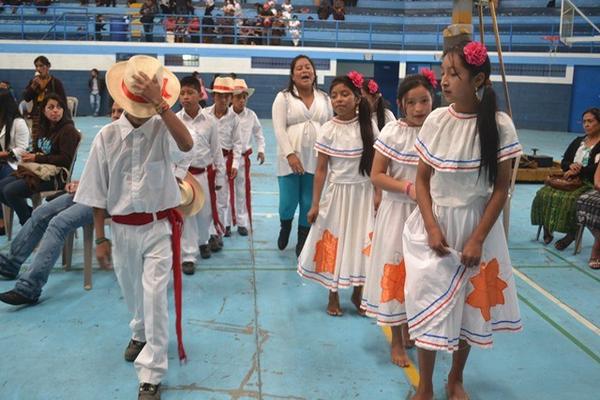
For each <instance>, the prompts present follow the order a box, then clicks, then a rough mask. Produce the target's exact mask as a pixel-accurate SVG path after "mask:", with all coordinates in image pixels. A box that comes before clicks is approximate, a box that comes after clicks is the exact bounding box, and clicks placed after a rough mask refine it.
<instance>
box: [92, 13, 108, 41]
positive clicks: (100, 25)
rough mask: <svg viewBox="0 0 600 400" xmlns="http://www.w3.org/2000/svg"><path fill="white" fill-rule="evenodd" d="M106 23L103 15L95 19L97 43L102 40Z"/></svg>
mask: <svg viewBox="0 0 600 400" xmlns="http://www.w3.org/2000/svg"><path fill="white" fill-rule="evenodd" d="M105 25H106V22H105V21H104V16H103V15H102V14H98V15H96V18H95V19H94V32H95V39H96V41H101V40H102V31H103V30H104V26H105Z"/></svg>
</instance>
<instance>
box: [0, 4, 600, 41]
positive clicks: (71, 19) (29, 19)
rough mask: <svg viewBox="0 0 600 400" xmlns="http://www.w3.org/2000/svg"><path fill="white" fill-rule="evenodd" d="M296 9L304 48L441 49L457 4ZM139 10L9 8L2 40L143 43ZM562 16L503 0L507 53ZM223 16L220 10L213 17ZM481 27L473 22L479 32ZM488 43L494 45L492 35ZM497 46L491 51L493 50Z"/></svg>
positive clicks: (599, 16) (597, 15)
mask: <svg viewBox="0 0 600 400" xmlns="http://www.w3.org/2000/svg"><path fill="white" fill-rule="evenodd" d="M292 3H293V5H294V8H295V10H294V11H295V14H296V15H298V17H299V19H300V20H301V21H302V23H303V25H302V38H301V44H302V45H305V46H333V47H358V48H364V47H371V48H389V49H406V50H411V49H423V50H431V49H440V48H441V45H442V42H443V37H442V31H443V29H444V28H445V27H446V26H447V25H448V24H449V23H450V14H451V11H452V1H451V0H436V1H434V0H419V1H406V0H402V1H395V0H359V2H358V5H357V7H350V8H348V9H347V12H346V20H345V21H339V22H338V21H332V20H331V19H330V20H328V21H320V20H318V17H317V14H316V7H315V5H314V1H313V0H293V1H292ZM575 3H576V4H577V5H578V6H580V8H581V9H582V10H583V11H584V12H585V13H586V15H588V16H589V17H590V19H591V20H592V21H593V22H594V23H596V24H600V5H599V4H598V1H597V0H576V1H575ZM559 4H560V3H559ZM194 5H195V6H196V15H198V16H201V15H202V14H203V6H201V5H200V2H194ZM301 11H304V12H301ZM137 12H138V8H136V7H128V6H127V5H126V3H125V2H124V1H119V6H117V7H96V6H94V5H89V6H81V5H79V2H78V1H76V0H62V1H61V2H56V3H54V4H53V5H52V6H51V7H49V10H48V12H47V13H46V14H45V15H40V14H39V13H38V11H37V10H36V8H35V7H21V8H19V10H18V12H17V13H15V14H11V12H10V6H5V10H4V12H3V13H2V14H0V38H1V39H44V40H56V39H58V40H94V37H95V25H94V24H95V17H96V15H97V14H103V15H104V17H105V19H106V22H107V23H106V29H107V30H106V31H104V32H103V33H102V36H103V37H102V38H103V40H110V39H111V38H112V39H115V37H114V36H111V32H110V28H111V24H112V23H113V22H114V21H113V20H114V19H116V18H122V17H123V16H129V18H130V23H131V32H130V33H129V35H130V36H129V40H142V36H143V35H142V34H141V25H140V23H139V20H138V19H137V18H136V14H137ZM559 13H560V7H558V6H557V7H556V8H546V7H545V1H544V0H518V1H517V0H500V7H499V10H498V14H499V25H500V26H499V28H500V34H501V38H502V43H503V46H504V47H505V49H506V50H509V51H510V50H515V51H545V50H548V46H549V44H548V41H547V40H545V39H544V37H545V36H553V35H557V34H558V28H559V19H560V17H559ZM219 14H220V5H219V4H218V5H217V7H216V9H215V11H214V12H213V15H214V16H215V17H216V16H218V15H219ZM244 14H245V16H246V17H253V16H254V15H255V9H254V3H253V2H250V1H247V2H246V3H244ZM475 20H476V19H475ZM484 25H485V31H486V32H488V33H491V21H490V18H489V17H488V16H486V17H485V18H484ZM112 28H113V29H114V27H112ZM477 29H478V27H477V24H475V30H476V32H477ZM575 34H576V35H581V36H584V35H590V34H592V28H591V27H590V26H589V25H588V24H586V23H578V24H576V25H575ZM122 36H123V35H122ZM154 36H155V38H156V41H164V40H165V31H164V28H163V25H162V24H160V23H158V18H157V22H156V23H155V27H154ZM217 39H218V38H217ZM287 39H288V40H287V41H285V40H284V42H283V44H290V41H289V37H288V38H287ZM236 41H237V38H236ZM216 42H218V40H216ZM488 43H490V44H492V43H493V40H492V37H491V36H490V40H488ZM491 47H492V49H493V47H494V46H493V44H492V45H491ZM559 51H580V52H581V51H583V52H590V51H594V52H600V43H596V44H589V43H588V44H583V45H579V46H575V47H573V48H567V47H561V49H559Z"/></svg>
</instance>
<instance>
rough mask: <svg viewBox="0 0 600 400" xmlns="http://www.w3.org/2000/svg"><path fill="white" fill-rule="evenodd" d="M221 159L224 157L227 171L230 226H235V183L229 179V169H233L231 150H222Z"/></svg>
mask: <svg viewBox="0 0 600 400" xmlns="http://www.w3.org/2000/svg"><path fill="white" fill-rule="evenodd" d="M223 157H225V159H226V161H225V167H226V170H227V180H228V182H229V207H230V208H231V222H232V225H237V219H236V217H235V182H234V180H233V179H231V178H230V176H231V169H232V168H233V150H225V149H223Z"/></svg>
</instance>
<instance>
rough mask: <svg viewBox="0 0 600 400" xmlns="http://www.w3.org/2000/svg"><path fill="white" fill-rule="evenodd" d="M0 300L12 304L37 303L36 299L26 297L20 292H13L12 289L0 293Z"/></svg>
mask: <svg viewBox="0 0 600 400" xmlns="http://www.w3.org/2000/svg"><path fill="white" fill-rule="evenodd" d="M0 301H2V302H4V303H6V304H11V305H13V306H21V305H23V304H35V303H37V299H35V300H32V299H30V298H28V297H25V296H23V295H22V294H19V293H17V292H15V291H14V290H9V291H8V292H4V293H0Z"/></svg>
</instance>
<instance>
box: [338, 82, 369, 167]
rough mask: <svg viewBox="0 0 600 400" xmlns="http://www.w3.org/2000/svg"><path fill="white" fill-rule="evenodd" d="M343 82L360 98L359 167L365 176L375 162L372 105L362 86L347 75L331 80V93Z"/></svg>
mask: <svg viewBox="0 0 600 400" xmlns="http://www.w3.org/2000/svg"><path fill="white" fill-rule="evenodd" d="M339 84H342V85H344V86H346V87H347V88H348V89H350V90H351V91H352V93H353V94H354V96H356V97H357V98H359V99H360V103H358V123H359V125H360V137H361V139H362V144H363V152H362V155H361V156H360V166H359V167H358V170H359V172H360V173H361V174H362V175H363V176H369V175H370V174H371V166H372V164H373V156H374V153H375V150H374V149H373V143H374V141H375V139H374V136H373V122H372V121H371V107H370V106H369V101H368V100H367V99H365V98H364V97H362V95H361V93H360V88H358V87H356V86H354V83H352V80H351V79H350V78H348V77H347V76H346V75H343V76H338V77H337V78H335V79H334V80H333V81H332V82H331V86H329V93H330V94H331V89H333V87H334V86H336V85H339Z"/></svg>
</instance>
